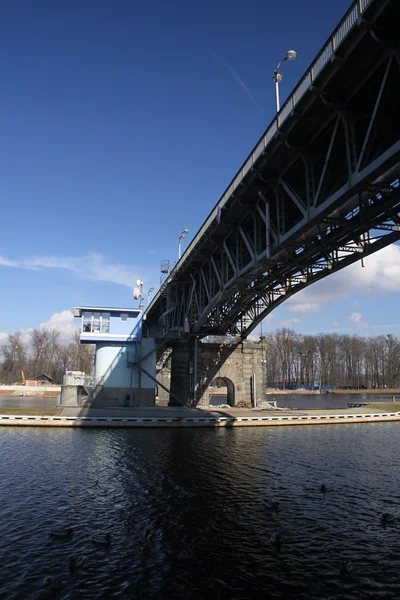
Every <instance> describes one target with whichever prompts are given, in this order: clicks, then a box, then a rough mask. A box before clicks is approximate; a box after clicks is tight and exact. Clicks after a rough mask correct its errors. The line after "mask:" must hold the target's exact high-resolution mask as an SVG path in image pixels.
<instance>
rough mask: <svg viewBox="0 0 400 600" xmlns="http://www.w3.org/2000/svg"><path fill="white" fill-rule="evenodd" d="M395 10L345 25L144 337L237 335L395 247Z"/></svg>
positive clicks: (398, 110) (399, 94)
mask: <svg viewBox="0 0 400 600" xmlns="http://www.w3.org/2000/svg"><path fill="white" fill-rule="evenodd" d="M368 10H369V9H368ZM397 13H398V6H397V2H394V1H391V0H381V1H380V2H373V3H372V4H371V12H370V13H368V11H366V13H365V19H360V20H359V22H358V23H357V24H356V25H355V26H354V28H353V30H352V32H351V34H349V35H348V37H347V38H346V40H344V41H343V43H342V44H341V45H340V47H339V49H338V51H337V52H335V54H334V55H333V56H332V57H331V61H330V63H329V64H328V65H327V66H326V67H325V68H324V70H323V71H322V72H321V74H320V75H319V76H318V78H317V79H316V80H315V82H314V83H313V85H312V86H311V87H310V88H309V89H308V91H307V92H306V93H305V94H304V95H303V96H302V98H301V100H300V101H299V102H297V103H296V106H295V109H294V110H293V112H292V114H291V115H290V117H289V118H286V120H285V121H284V122H283V124H282V125H281V126H280V127H279V128H278V129H277V131H276V134H275V135H274V137H273V138H272V139H271V140H270V141H269V143H268V145H267V146H266V147H265V149H264V150H263V151H262V152H260V154H259V156H258V157H257V160H255V161H254V160H253V163H252V167H251V168H250V169H249V170H247V172H246V175H245V177H243V179H242V180H241V183H240V185H238V186H237V187H235V189H234V192H233V193H232V194H231V196H230V197H229V200H228V201H227V202H226V203H225V204H224V206H223V208H222V210H219V211H218V214H217V217H216V218H215V219H214V220H213V222H212V223H211V224H210V226H209V227H208V229H207V231H206V233H205V235H203V236H202V237H201V238H200V240H198V241H197V243H196V245H195V247H194V248H193V249H192V250H191V252H190V254H189V256H188V258H187V260H186V261H184V262H183V263H182V267H181V268H178V269H177V271H176V273H174V276H173V277H172V278H171V279H170V280H169V281H167V283H166V284H165V286H164V289H163V291H162V293H161V295H160V298H159V300H158V301H157V302H156V303H155V304H154V307H150V310H149V311H148V313H147V328H148V332H149V333H150V334H151V335H155V336H157V337H162V338H164V339H173V338H176V337H180V336H182V335H196V336H205V335H209V334H227V333H228V334H233V335H239V336H241V337H242V338H245V337H246V336H247V335H249V333H250V332H251V331H252V330H253V329H254V328H255V327H256V326H257V325H258V323H259V322H260V321H261V320H262V319H263V318H264V317H265V316H266V315H267V314H268V313H269V312H271V311H272V310H273V309H274V308H275V307H276V306H278V305H279V304H280V303H282V302H283V301H284V300H285V299H286V298H289V297H290V296H292V295H293V294H295V293H296V292H297V291H299V290H301V289H304V288H305V287H307V286H308V285H310V284H311V283H313V282H315V281H318V280H320V279H322V278H323V277H326V276H327V275H329V274H330V273H332V272H335V271H338V270H339V269H342V268H343V267H345V266H347V265H349V264H351V263H353V262H355V261H357V260H359V259H360V258H362V257H363V256H367V255H369V254H371V253H373V252H375V251H377V250H379V249H381V248H383V247H385V246H387V245H388V244H391V243H393V242H395V241H397V240H399V239H400V185H399V177H400V102H399V98H400V47H399V44H398V41H397V40H398V24H397ZM178 266H179V265H178Z"/></svg>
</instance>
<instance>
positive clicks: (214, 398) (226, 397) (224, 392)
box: [208, 377, 235, 406]
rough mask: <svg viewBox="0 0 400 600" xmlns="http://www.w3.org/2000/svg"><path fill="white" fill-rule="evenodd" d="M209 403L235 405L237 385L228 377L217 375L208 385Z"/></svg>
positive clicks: (211, 404) (212, 404)
mask: <svg viewBox="0 0 400 600" xmlns="http://www.w3.org/2000/svg"><path fill="white" fill-rule="evenodd" d="M208 404H209V405H210V406H218V405H219V404H229V406H235V386H234V385H233V382H232V381H231V380H230V379H228V378H227V377H215V379H213V380H212V382H211V383H210V385H209V387H208Z"/></svg>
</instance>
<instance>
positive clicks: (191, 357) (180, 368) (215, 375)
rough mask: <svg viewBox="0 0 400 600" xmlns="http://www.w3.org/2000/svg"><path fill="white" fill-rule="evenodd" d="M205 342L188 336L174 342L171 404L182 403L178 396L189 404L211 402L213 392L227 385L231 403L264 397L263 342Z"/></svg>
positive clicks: (259, 400) (255, 403)
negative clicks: (214, 385)
mask: <svg viewBox="0 0 400 600" xmlns="http://www.w3.org/2000/svg"><path fill="white" fill-rule="evenodd" d="M215 339H216V340H217V341H213V342H202V341H200V340H196V339H186V340H179V341H177V342H174V345H173V347H172V355H171V380H170V381H171V383H170V385H171V388H170V390H171V396H170V399H169V406H179V405H180V403H179V402H178V400H177V398H179V399H180V400H181V401H182V402H184V403H186V404H188V405H190V406H195V405H199V406H208V405H209V401H210V396H211V395H212V393H213V392H214V393H215V391H216V390H218V388H215V387H214V388H211V389H210V385H211V384H212V383H213V384H216V383H217V380H219V383H220V384H222V385H225V386H226V389H227V398H226V400H224V403H225V402H226V403H227V404H229V405H230V406H235V405H237V404H238V403H246V404H251V405H252V406H256V405H257V404H258V403H260V402H261V401H264V400H265V368H264V363H263V360H264V358H265V350H264V348H263V345H262V344H259V343H255V342H250V341H247V340H245V341H241V342H238V341H237V340H234V341H232V342H226V338H222V339H223V341H218V339H217V338H215ZM221 380H222V381H221Z"/></svg>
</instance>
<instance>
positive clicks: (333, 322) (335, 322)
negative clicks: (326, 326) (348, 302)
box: [331, 321, 340, 327]
mask: <svg viewBox="0 0 400 600" xmlns="http://www.w3.org/2000/svg"><path fill="white" fill-rule="evenodd" d="M331 325H333V327H339V325H340V323H339V321H332V323H331Z"/></svg>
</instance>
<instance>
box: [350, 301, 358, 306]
mask: <svg viewBox="0 0 400 600" xmlns="http://www.w3.org/2000/svg"><path fill="white" fill-rule="evenodd" d="M359 304H360V303H359V301H358V300H354V302H352V303H351V305H352V306H354V307H355V306H358V305H359Z"/></svg>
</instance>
